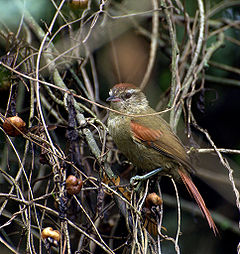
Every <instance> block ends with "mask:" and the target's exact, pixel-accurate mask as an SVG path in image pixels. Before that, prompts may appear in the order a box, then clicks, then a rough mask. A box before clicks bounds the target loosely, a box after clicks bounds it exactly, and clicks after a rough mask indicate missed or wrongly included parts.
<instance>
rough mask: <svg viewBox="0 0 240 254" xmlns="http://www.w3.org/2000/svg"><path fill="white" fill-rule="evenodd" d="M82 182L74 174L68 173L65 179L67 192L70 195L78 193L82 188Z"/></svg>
mask: <svg viewBox="0 0 240 254" xmlns="http://www.w3.org/2000/svg"><path fill="white" fill-rule="evenodd" d="M82 184H83V182H82V181H81V180H80V179H78V178H77V177H76V176H74V175H69V176H68V178H67V180H66V189H67V193H68V194H70V195H74V194H78V193H79V192H80V191H81V189H82Z"/></svg>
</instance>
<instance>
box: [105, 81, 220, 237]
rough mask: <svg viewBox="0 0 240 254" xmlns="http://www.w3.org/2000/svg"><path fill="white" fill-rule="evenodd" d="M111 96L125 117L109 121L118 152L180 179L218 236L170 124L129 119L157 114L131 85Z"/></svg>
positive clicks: (146, 167)
mask: <svg viewBox="0 0 240 254" xmlns="http://www.w3.org/2000/svg"><path fill="white" fill-rule="evenodd" d="M109 95H110V97H109V98H108V99H107V101H110V102H111V108H112V109H114V110H117V111H120V112H121V113H123V114H119V113H115V112H112V111H110V113H109V118H108V128H109V133H110V135H111V136H112V138H113V140H114V142H115V143H116V145H117V147H118V149H119V150H120V151H121V152H122V153H123V154H124V155H125V156H126V157H127V158H128V159H129V160H130V161H131V162H132V163H133V164H134V165H135V166H136V167H137V168H138V169H139V170H141V171H143V172H151V171H154V170H155V169H157V168H161V172H160V173H159V174H162V175H164V174H165V175H166V174H168V175H172V176H173V178H174V179H178V178H181V179H182V181H183V183H184V184H185V186H186V188H187V190H188V191H189V193H190V194H191V195H192V196H193V197H194V199H195V200H196V202H197V204H198V206H199V208H200V210H201V212H202V213H203V215H204V216H205V217H206V219H207V221H208V224H209V226H210V228H211V229H212V230H213V232H214V234H215V235H216V234H217V232H218V230H217V227H216V225H215V223H214V221H213V219H212V217H211V214H210V212H209V210H208V209H207V207H206V205H205V202H204V200H203V198H202V196H201V194H200V193H199V191H198V189H197V187H196V186H195V185H194V183H193V182H192V180H191V178H190V176H189V173H190V172H191V171H192V165H191V163H190V159H189V156H188V154H187V153H186V151H185V148H184V146H183V145H182V143H181V141H180V139H179V138H178V137H177V136H176V135H175V134H174V133H173V132H172V130H171V128H170V126H169V124H168V123H167V122H166V121H165V120H164V119H163V118H161V117H160V116H159V115H153V116H151V115H148V116H143V117H134V116H128V115H144V114H151V113H155V112H156V111H155V110H154V109H152V108H151V107H150V106H149V104H148V100H147V98H146V96H145V95H144V93H143V92H142V91H141V90H140V89H139V88H137V87H136V86H134V85H132V84H128V83H120V84H117V85H115V86H114V87H113V88H112V89H111V90H110V92H109Z"/></svg>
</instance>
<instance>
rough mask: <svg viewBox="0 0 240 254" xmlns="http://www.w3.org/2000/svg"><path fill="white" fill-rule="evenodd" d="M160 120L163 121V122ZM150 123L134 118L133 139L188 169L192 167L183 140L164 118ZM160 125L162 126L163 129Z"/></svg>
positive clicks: (132, 121)
mask: <svg viewBox="0 0 240 254" xmlns="http://www.w3.org/2000/svg"><path fill="white" fill-rule="evenodd" d="M159 121H161V123H160V122H159ZM156 123H157V124H158V125H159V128H156ZM148 125H149V124H148V123H147V122H146V121H142V120H141V123H140V121H139V120H138V119H137V118H135V119H132V120H131V122H130V128H131V132H132V137H133V139H134V140H135V141H137V142H140V143H143V144H145V145H147V146H149V147H151V148H153V149H155V150H157V151H158V152H160V153H161V154H163V155H165V156H167V157H170V158H172V159H174V160H175V161H177V162H179V163H181V164H182V165H183V166H185V167H186V168H187V169H192V166H191V164H190V161H189V157H188V155H187V154H186V151H185V149H184V147H183V145H182V143H181V141H180V140H179V139H178V137H177V136H176V135H175V134H174V133H173V132H172V131H171V129H170V127H169V126H168V125H167V123H166V122H165V121H164V120H163V119H159V118H158V119H156V121H155V122H154V124H153V125H152V126H151V127H150V126H148ZM160 126H161V127H162V128H161V129H160Z"/></svg>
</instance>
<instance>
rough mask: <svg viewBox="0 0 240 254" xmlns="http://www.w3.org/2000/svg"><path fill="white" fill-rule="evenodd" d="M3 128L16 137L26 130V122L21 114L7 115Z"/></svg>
mask: <svg viewBox="0 0 240 254" xmlns="http://www.w3.org/2000/svg"><path fill="white" fill-rule="evenodd" d="M3 129H4V131H5V132H6V133H7V134H8V135H9V136H12V137H16V136H18V135H20V134H21V132H25V131H26V123H25V122H24V121H23V120H22V118H20V117H19V116H11V117H7V118H6V119H5V121H4V123H3Z"/></svg>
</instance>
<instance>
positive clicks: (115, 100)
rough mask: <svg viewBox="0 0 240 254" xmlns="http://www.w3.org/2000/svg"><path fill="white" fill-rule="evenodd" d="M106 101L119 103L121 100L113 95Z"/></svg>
mask: <svg viewBox="0 0 240 254" xmlns="http://www.w3.org/2000/svg"><path fill="white" fill-rule="evenodd" d="M106 101H112V102H117V101H121V99H120V98H118V97H116V96H114V95H112V96H109V97H108V98H107V99H106Z"/></svg>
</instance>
